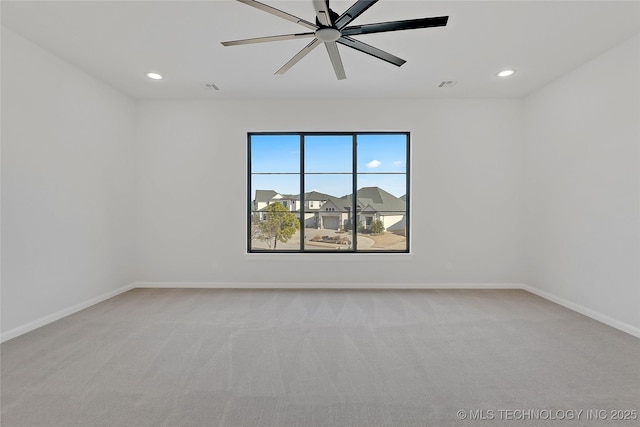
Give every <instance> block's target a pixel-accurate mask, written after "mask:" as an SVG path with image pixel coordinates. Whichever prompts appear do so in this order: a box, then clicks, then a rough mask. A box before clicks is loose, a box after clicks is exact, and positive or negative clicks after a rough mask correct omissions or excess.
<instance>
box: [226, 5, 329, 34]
mask: <svg viewBox="0 0 640 427" xmlns="http://www.w3.org/2000/svg"><path fill="white" fill-rule="evenodd" d="M237 1H239V2H240V3H244V4H246V5H248V6H252V7H255V8H256V9H260V10H262V11H264V12H267V13H270V14H272V15H275V16H277V17H280V18H282V19H286V20H287V21H291V22H295V23H296V24H300V25H302V26H303V27H307V28H309V29H310V30H317V29H318V26H317V25H315V24H312V23H311V22H309V21H305V20H304V19H302V18H298V17H297V16H293V15H291V14H289V13H287V12H283V11H281V10H279V9H276V8H275V7H271V6H268V5H266V4H264V3H260V2H258V1H255V0H237Z"/></svg>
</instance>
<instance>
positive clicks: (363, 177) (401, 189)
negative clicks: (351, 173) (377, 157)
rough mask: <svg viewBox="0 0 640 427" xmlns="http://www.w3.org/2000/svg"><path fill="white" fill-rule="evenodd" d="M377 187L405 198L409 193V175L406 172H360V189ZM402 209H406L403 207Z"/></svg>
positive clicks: (396, 196)
mask: <svg viewBox="0 0 640 427" xmlns="http://www.w3.org/2000/svg"><path fill="white" fill-rule="evenodd" d="M369 187H376V188H380V189H381V190H384V191H385V192H386V193H389V194H391V195H392V196H393V197H395V198H404V196H405V195H406V194H407V175H405V174H397V175H396V174H393V175H390V174H358V189H362V188H369ZM400 210H403V211H404V210H405V208H404V207H403V208H402V209H400Z"/></svg>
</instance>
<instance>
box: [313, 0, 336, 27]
mask: <svg viewBox="0 0 640 427" xmlns="http://www.w3.org/2000/svg"><path fill="white" fill-rule="evenodd" d="M313 7H314V8H315V9H316V16H317V17H318V22H319V23H320V24H322V25H324V26H325V27H330V26H331V25H332V24H331V16H330V15H329V2H328V1H327V0H313Z"/></svg>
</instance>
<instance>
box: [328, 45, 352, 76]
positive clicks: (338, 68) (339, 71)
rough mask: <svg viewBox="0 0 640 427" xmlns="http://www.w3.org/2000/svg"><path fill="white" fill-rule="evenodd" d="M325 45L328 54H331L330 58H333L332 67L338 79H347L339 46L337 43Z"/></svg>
mask: <svg viewBox="0 0 640 427" xmlns="http://www.w3.org/2000/svg"><path fill="white" fill-rule="evenodd" d="M324 45H325V46H326V47H327V53H329V58H331V65H333V70H334V71H335V72H336V77H337V78H338V80H344V79H346V78H347V75H346V74H345V72H344V66H343V65H342V59H341V58H340V52H338V45H337V44H336V42H325V43H324Z"/></svg>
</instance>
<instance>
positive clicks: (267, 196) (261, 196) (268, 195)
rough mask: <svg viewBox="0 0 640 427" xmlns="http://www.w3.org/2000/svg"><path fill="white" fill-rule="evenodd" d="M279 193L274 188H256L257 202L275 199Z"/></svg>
mask: <svg viewBox="0 0 640 427" xmlns="http://www.w3.org/2000/svg"><path fill="white" fill-rule="evenodd" d="M277 194H278V193H277V192H276V191H273V190H256V198H255V201H256V202H269V201H271V199H273V198H274V197H275V196H276V195H277Z"/></svg>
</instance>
